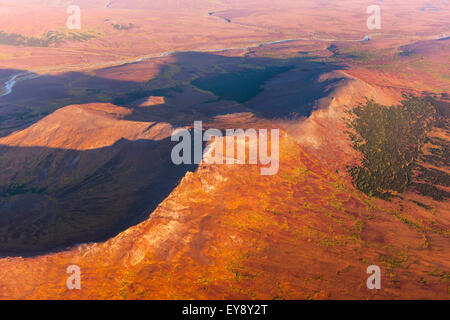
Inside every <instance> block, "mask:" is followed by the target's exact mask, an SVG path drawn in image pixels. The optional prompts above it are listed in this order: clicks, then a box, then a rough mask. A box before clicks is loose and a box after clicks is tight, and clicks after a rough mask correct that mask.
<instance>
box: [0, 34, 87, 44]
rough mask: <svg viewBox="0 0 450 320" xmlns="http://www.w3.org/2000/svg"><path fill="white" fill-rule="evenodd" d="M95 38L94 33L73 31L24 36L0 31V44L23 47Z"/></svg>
mask: <svg viewBox="0 0 450 320" xmlns="http://www.w3.org/2000/svg"><path fill="white" fill-rule="evenodd" d="M92 38H95V36H94V35H92V34H88V33H74V32H69V33H68V34H65V33H62V32H58V31H49V32H47V33H46V34H45V35H43V36H42V37H39V38H38V37H26V36H23V35H21V34H17V33H5V32H4V31H0V44H2V45H9V46H23V47H51V46H52V45H55V44H57V43H59V42H61V41H64V40H72V41H87V40H89V39H92Z"/></svg>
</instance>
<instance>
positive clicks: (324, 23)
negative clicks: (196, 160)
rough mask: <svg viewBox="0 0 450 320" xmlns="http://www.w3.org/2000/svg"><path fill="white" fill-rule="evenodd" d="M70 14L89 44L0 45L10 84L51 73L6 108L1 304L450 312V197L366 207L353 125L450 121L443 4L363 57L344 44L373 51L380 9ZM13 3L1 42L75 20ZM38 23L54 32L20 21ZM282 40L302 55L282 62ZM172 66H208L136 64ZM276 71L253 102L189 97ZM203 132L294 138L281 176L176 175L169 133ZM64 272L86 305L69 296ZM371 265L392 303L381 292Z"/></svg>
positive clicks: (410, 15)
mask: <svg viewBox="0 0 450 320" xmlns="http://www.w3.org/2000/svg"><path fill="white" fill-rule="evenodd" d="M0 1H1V0H0ZM68 2H69V1H68ZM76 3H77V4H79V5H80V7H82V10H83V11H82V15H83V16H82V17H83V24H84V25H85V27H83V28H82V30H81V32H88V33H90V34H92V35H95V38H92V39H90V40H87V41H81V42H79V41H64V42H61V43H58V44H55V45H54V46H51V47H48V48H38V47H20V46H19V47H17V46H8V45H1V46H0V50H1V52H0V64H1V66H2V70H0V79H1V80H2V81H1V83H4V82H5V81H6V80H7V79H9V78H10V76H11V75H12V74H15V73H16V72H23V71H31V72H32V73H33V75H42V76H41V77H37V78H34V79H25V80H23V81H21V82H18V83H17V84H16V85H15V86H14V88H13V90H12V92H11V93H10V94H8V95H5V96H3V97H0V119H1V122H0V123H1V127H0V167H1V169H2V171H1V172H0V182H1V185H2V186H3V185H7V184H13V183H14V184H13V185H14V186H16V187H15V189H13V191H14V192H15V193H17V194H12V193H13V192H12V191H10V189H7V190H9V191H8V192H9V193H7V196H1V197H0V210H1V211H0V222H1V224H0V239H2V242H1V243H0V247H1V250H0V254H2V258H1V259H0V299H449V297H450V282H449V281H450V278H449V272H450V250H449V249H450V248H449V245H450V211H449V210H448V204H449V201H448V198H445V199H441V200H437V199H433V198H432V197H430V196H424V195H421V194H419V193H418V192H417V191H416V190H414V189H408V191H407V192H406V193H404V194H402V195H401V197H396V198H393V199H391V200H389V201H387V200H381V199H377V198H370V197H368V196H366V195H365V194H363V193H362V192H360V191H358V190H356V189H355V188H354V186H353V185H352V181H351V177H350V176H349V175H348V173H347V170H346V168H347V166H348V165H351V164H353V163H356V162H358V161H359V160H360V157H361V155H360V154H358V153H357V152H356V151H355V150H354V149H353V148H352V146H351V143H350V140H349V138H348V136H347V134H346V130H347V129H346V126H345V123H344V120H343V117H344V116H345V113H344V111H345V110H346V109H348V108H352V107H354V106H356V105H357V104H358V103H360V102H363V101H364V100H365V98H369V99H374V100H376V101H377V102H379V103H382V104H384V105H395V104H397V103H398V102H399V101H400V99H401V94H402V92H405V91H406V92H413V93H416V94H423V92H424V91H427V92H430V93H432V94H434V95H436V96H439V100H441V103H442V106H443V107H442V110H444V111H442V112H443V113H445V112H448V104H446V103H447V102H448V101H447V100H446V98H445V97H446V96H445V94H448V92H449V88H450V78H449V74H450V70H449V65H450V61H449V52H450V48H449V46H450V45H449V41H450V40H448V39H447V40H445V39H444V40H438V39H437V38H439V37H440V36H439V35H442V34H443V33H445V32H448V28H449V25H448V21H449V18H450V17H449V14H450V12H449V9H450V7H449V6H448V5H447V4H445V3H438V2H436V4H435V5H436V7H438V9H439V11H431V12H430V11H427V10H423V11H422V10H420V9H421V8H424V7H425V6H426V4H427V3H428V2H427V1H396V2H393V1H392V2H387V3H384V2H383V3H380V5H381V6H382V7H383V20H382V21H383V27H382V30H381V31H380V32H373V35H372V38H371V40H370V41H365V42H360V41H347V40H360V39H362V38H363V37H364V36H365V35H366V34H369V33H372V32H371V31H369V30H367V27H366V25H365V23H366V19H367V16H368V15H367V14H365V10H366V8H367V6H368V5H370V4H372V3H371V2H369V1H356V0H354V1H352V0H346V1H339V2H333V1H306V0H305V1H293V0H292V1H291V0H283V1H277V2H276V3H274V2H272V1H257V0H254V1H250V0H249V1H200V0H198V1H194V0H193V1H188V4H183V6H181V5H180V2H179V1H152V4H151V5H149V4H148V2H147V1H138V0H135V1H124V0H123V1H121V0H117V1H111V3H110V5H108V6H107V8H105V4H106V3H107V1H76ZM1 4H2V6H1V7H0V8H1V9H0V15H1V16H0V21H2V22H1V28H0V30H3V31H5V32H7V33H20V34H23V35H27V36H40V35H43V34H45V33H47V32H48V31H49V30H53V29H57V30H58V29H61V28H64V24H65V19H66V18H67V14H66V13H65V8H66V7H65V5H66V3H65V2H64V1H60V2H59V5H56V6H54V1H44V0H42V1H36V2H35V5H30V4H29V3H28V1H14V2H13V1H1ZM31 15H36V16H41V17H45V18H43V19H45V21H46V23H45V24H44V23H42V22H41V21H42V20H41V19H35V20H30V21H29V23H25V24H20V23H18V21H24V20H26V19H27V18H29V17H30V16H31ZM61 21H63V23H61ZM411 21H414V24H412V23H411ZM114 23H119V24H121V25H128V24H129V23H132V24H133V25H135V26H136V28H131V29H129V30H117V29H115V28H114V27H113V26H112V24H114ZM299 38H305V39H303V40H300V39H299ZM283 39H296V40H295V41H289V42H280V43H274V44H269V42H271V41H277V40H283ZM334 40H339V41H334ZM263 43H266V44H264V45H262V44H263ZM225 48H227V49H230V50H226V51H220V52H219V51H217V52H203V53H201V52H198V51H202V50H203V51H214V50H215V49H225ZM173 50H187V51H191V50H192V51H197V52H177V53H174V54H171V55H168V56H165V57H160V58H155V59H147V60H145V61H134V59H135V58H136V57H142V56H152V57H153V56H154V57H157V56H159V55H161V54H162V53H164V52H167V51H173ZM130 59H131V60H133V61H130ZM124 62H129V63H124ZM131 62H132V63H131ZM100 63H105V64H100ZM73 64H77V65H78V64H80V65H78V66H76V67H72V65H73ZM267 67H273V68H283V67H286V69H282V70H283V71H282V72H279V73H274V74H273V75H272V76H271V77H268V79H267V80H265V81H262V84H261V87H260V88H258V89H259V90H257V91H255V92H254V94H253V95H251V96H250V97H249V99H248V100H245V101H243V102H239V99H240V98H241V97H240V96H239V97H238V98H236V99H232V98H229V97H228V96H226V95H225V94H224V96H221V95H220V94H218V93H215V94H214V93H213V92H212V91H208V90H205V89H202V88H201V87H199V86H197V85H196V84H195V82H194V80H196V79H207V80H208V81H209V82H211V83H213V82H214V81H215V79H216V77H218V76H220V75H224V74H225V75H227V74H231V75H236V74H237V75H238V76H236V77H235V78H233V79H238V80H239V77H241V78H242V74H245V72H247V73H249V74H251V72H255V70H257V71H258V70H259V71H260V70H262V69H263V70H266V69H264V68H267ZM265 72H266V71H265ZM44 73H45V75H43V74H44ZM258 75H259V74H258ZM264 76H265V75H264ZM238 80H235V81H238ZM253 81H259V78H258V76H255V78H254V79H253ZM230 90H231V89H230ZM248 90H250V89H248ZM244 93H246V94H248V92H244ZM227 94H228V93H227ZM447 97H448V95H447ZM445 110H447V111H445ZM195 120H203V121H204V127H205V128H208V127H209V128H219V129H227V128H244V129H245V128H280V129H281V138H280V170H279V172H278V174H276V175H274V176H261V175H260V170H259V168H258V166H252V165H206V164H204V163H203V164H201V165H199V166H198V168H196V167H190V168H183V169H178V171H177V172H176V173H174V168H173V167H172V166H171V163H169V156H170V147H171V146H172V144H170V142H169V141H168V140H169V138H170V134H171V133H172V130H173V129H174V128H181V127H187V128H190V127H191V126H192V124H193V122H194V121H195ZM447 121H448V119H447ZM447 124H448V123H447ZM430 136H431V137H432V138H434V139H435V140H436V139H437V138H439V139H438V141H444V142H443V144H442V145H441V147H440V149H439V150H440V151H438V153H439V152H440V153H439V154H441V155H442V157H438V161H437V160H436V161H437V162H436V161H434V162H432V161H428V162H427V159H429V158H432V159H435V158H433V156H434V155H435V154H436V150H433V148H436V146H435V145H434V144H432V143H431V142H429V144H428V145H427V146H426V149H425V157H424V159H422V161H421V166H423V168H425V169H435V170H438V171H440V172H443V173H445V174H447V176H448V174H450V168H449V166H448V162H445V161H444V162H442V161H441V158H446V157H447V158H448V154H446V152H448V149H446V148H445V146H448V142H449V141H450V140H449V139H450V137H449V130H448V126H447V127H446V126H441V127H439V128H438V127H436V128H434V129H433V131H432V133H431V135H430ZM446 143H447V144H446ZM427 156H428V158H427ZM77 159H78V160H77ZM440 161H441V162H440ZM418 174H419V173H418ZM441 174H442V173H441ZM168 176H170V179H168V178H167V177H168ZM166 180H170V181H169V182H167V181H166ZM428 182H429V181H428ZM431 184H432V185H433V186H434V187H435V188H438V189H439V190H444V191H446V192H450V188H449V187H448V185H443V184H442V183H441V182H440V181H437V182H436V181H432V182H431ZM17 185H19V186H21V185H25V186H27V187H28V189H27V188H25V191H24V190H23V188H22V189H21V188H17ZM44 187H45V188H47V189H45V190H44ZM1 190H2V189H0V191H1ZM17 190H18V191H17ZM41 190H43V191H42V192H41ZM40 192H41V193H40ZM11 194H12V195H11ZM141 211H144V214H143V213H142V212H141ZM69 213H70V214H69ZM14 219H17V223H16V222H15V220H14ZM55 225H56V226H58V228H60V229H58V230H56V229H55V230H54V229H51V227H52V226H53V227H54V226H55ZM49 226H50V227H49ZM79 243H83V244H79ZM2 250H3V251H2ZM11 252H12V254H9V253H11ZM70 265H78V266H79V267H80V268H81V274H82V282H81V285H82V288H81V290H69V289H68V288H67V287H66V280H67V277H68V276H69V275H68V274H67V273H66V269H67V267H68V266H70ZM369 265H379V266H380V267H381V270H382V290H368V289H367V287H366V279H367V277H368V275H367V273H366V269H367V267H368V266H369Z"/></svg>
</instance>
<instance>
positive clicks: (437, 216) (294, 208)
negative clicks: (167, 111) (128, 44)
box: [0, 111, 450, 299]
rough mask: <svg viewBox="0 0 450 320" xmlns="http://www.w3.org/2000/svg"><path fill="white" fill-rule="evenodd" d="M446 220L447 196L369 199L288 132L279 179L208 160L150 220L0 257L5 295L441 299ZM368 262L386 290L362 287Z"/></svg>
mask: <svg viewBox="0 0 450 320" xmlns="http://www.w3.org/2000/svg"><path fill="white" fill-rule="evenodd" d="M316 112H318V111H316ZM238 119H239V118H238ZM214 121H215V126H216V127H219V128H220V127H221V124H222V126H223V127H227V126H228V125H229V124H230V121H232V122H233V123H235V124H236V123H238V124H242V123H239V120H236V119H233V118H232V117H231V118H230V117H218V118H216V119H215V120H214ZM245 122H249V123H251V126H252V127H256V128H267V127H271V126H272V125H271V123H270V122H268V121H266V120H258V119H255V118H253V119H252V120H251V121H248V119H247V120H245V121H244V122H243V123H245ZM329 138H330V139H331V138H332V137H329ZM424 221H426V222H424ZM448 228H449V217H448V214H447V212H446V210H445V206H444V204H442V203H436V204H435V211H434V212H433V213H431V212H429V211H428V210H427V209H425V208H421V207H418V206H417V205H415V204H414V203H406V205H405V203H404V202H402V201H397V202H392V203H386V202H384V201H381V200H373V199H372V200H371V199H368V198H366V197H365V196H364V195H362V194H360V193H358V192H357V191H355V190H354V189H353V187H352V186H351V184H349V183H348V182H347V181H346V180H345V179H341V178H340V177H339V176H338V175H337V174H336V173H335V170H334V169H333V170H329V169H327V166H324V163H323V162H322V161H319V160H318V159H317V158H316V157H314V156H311V155H309V154H307V153H305V151H304V149H303V148H302V147H300V145H299V144H298V143H297V142H296V141H295V140H294V139H293V138H292V137H290V135H289V134H287V133H285V132H283V133H282V134H281V138H280V171H279V173H278V174H277V175H275V176H267V177H263V176H261V175H260V171H259V168H258V167H257V166H248V165H235V166H231V165H228V166H225V165H201V166H200V167H199V168H198V170H196V171H195V172H193V173H188V174H187V175H186V176H185V177H184V178H183V180H182V181H181V183H180V184H179V185H178V186H177V188H176V189H175V190H174V191H173V192H172V193H171V194H170V196H169V197H168V198H167V199H165V200H164V201H163V202H162V203H161V204H160V205H159V206H158V208H157V209H156V210H155V211H154V212H153V213H152V215H151V216H150V217H149V218H148V219H147V220H146V221H144V222H142V223H140V224H139V225H137V226H135V227H131V228H130V229H128V230H126V231H124V232H122V233H120V234H119V235H118V236H116V237H114V238H112V239H110V240H108V241H106V242H104V243H97V244H85V245H80V246H77V247H75V248H73V249H71V250H69V251H66V252H62V253H58V254H48V255H45V256H41V257H36V258H27V259H22V258H5V259H1V260H0V294H1V295H0V297H2V298H22V299H23V298H25V299H30V298H38V299H43V298H51V299H56V298H63V299H74V298H86V299H104V298H107V299H188V298H189V299H191V298H198V299H204V298H209V299H223V298H225V299H241V298H247V299H254V298H256V299H325V298H334V299H337V298H403V299H404V298H441V299H445V298H447V297H448V282H447V280H446V279H447V277H448V274H447V270H449V268H450V265H449V263H448V259H446V258H445V257H446V256H448V248H447V246H448V237H449V231H448ZM371 264H376V265H380V266H381V268H382V286H383V290H380V291H370V290H368V289H367V288H366V286H365V283H366V279H367V276H368V275H367V274H366V268H367V266H368V265H371ZM70 265H78V266H79V267H80V268H81V273H82V288H81V290H73V291H71V290H68V289H67V287H66V279H67V277H68V276H69V275H68V274H66V269H67V267H68V266H70ZM30 270H32V272H30Z"/></svg>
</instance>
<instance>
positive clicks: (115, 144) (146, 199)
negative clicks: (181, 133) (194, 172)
mask: <svg viewBox="0 0 450 320" xmlns="http://www.w3.org/2000/svg"><path fill="white" fill-rule="evenodd" d="M130 113H131V111H130V110H129V109H126V108H123V107H117V106H114V105H111V104H89V105H76V106H68V107H65V108H62V109H59V110H58V111H56V112H54V113H53V114H51V115H49V116H47V117H45V118H44V119H42V120H41V121H39V122H37V123H35V124H34V125H32V126H31V127H29V128H27V129H25V130H22V131H19V132H15V133H13V134H11V135H9V136H7V137H4V138H2V139H0V167H1V168H2V171H1V173H0V181H1V184H0V221H1V224H0V230H1V237H0V238H1V241H0V252H1V254H8V253H12V254H18V253H20V254H25V255H30V254H35V253H37V252H40V251H42V250H55V248H59V247H60V246H66V245H73V244H76V243H79V242H85V241H93V240H96V241H98V240H103V239H106V238H107V237H110V236H113V235H115V234H117V233H118V232H120V231H122V230H124V229H125V228H127V227H129V226H130V225H133V224H135V223H137V222H139V221H142V219H145V218H146V217H148V215H149V214H150V213H151V211H153V209H154V208H155V206H156V205H157V204H158V203H159V202H160V201H161V200H163V199H164V198H165V197H166V196H167V195H168V194H169V193H170V191H171V190H172V189H173V188H174V187H175V186H176V184H177V183H178V182H179V180H180V179H181V178H182V177H183V176H184V174H185V171H186V170H187V169H188V168H180V167H176V166H174V165H172V162H171V161H170V152H171V145H172V143H171V142H170V134H171V132H172V126H171V125H170V124H168V123H156V122H139V121H128V120H124V119H123V117H124V116H126V115H129V114H130Z"/></svg>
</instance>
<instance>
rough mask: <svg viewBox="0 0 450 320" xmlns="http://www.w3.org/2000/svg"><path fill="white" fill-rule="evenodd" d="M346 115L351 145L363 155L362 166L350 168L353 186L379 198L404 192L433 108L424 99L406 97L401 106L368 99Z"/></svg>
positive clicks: (410, 180) (430, 124) (434, 114)
mask: <svg viewBox="0 0 450 320" xmlns="http://www.w3.org/2000/svg"><path fill="white" fill-rule="evenodd" d="M348 114H349V115H350V117H349V118H348V119H347V120H346V121H347V125H348V127H349V128H350V129H352V130H351V131H349V132H348V133H349V135H350V138H351V140H352V142H353V147H354V148H355V149H356V150H357V151H359V152H361V153H362V155H363V159H362V163H361V165H356V166H353V167H350V168H349V173H350V175H351V176H352V178H353V182H354V184H355V186H356V187H357V188H358V189H359V190H361V191H362V192H364V193H366V194H368V195H370V196H376V197H381V198H388V197H390V196H392V195H394V194H395V193H402V192H404V191H405V189H406V188H407V187H408V186H409V185H410V184H411V183H412V181H413V178H414V169H416V167H417V163H418V160H419V159H420V157H421V155H422V149H423V146H424V144H425V142H426V141H427V133H428V132H429V131H430V130H431V128H432V126H433V124H434V123H435V119H436V110H435V108H434V107H433V106H432V105H431V104H430V103H429V102H427V101H426V100H424V99H421V98H418V97H414V96H405V100H404V101H403V102H402V104H401V105H400V106H392V107H387V106H383V105H380V104H377V103H375V102H374V101H371V100H369V101H367V102H366V104H361V105H359V106H358V107H356V108H355V109H353V110H351V111H348Z"/></svg>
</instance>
